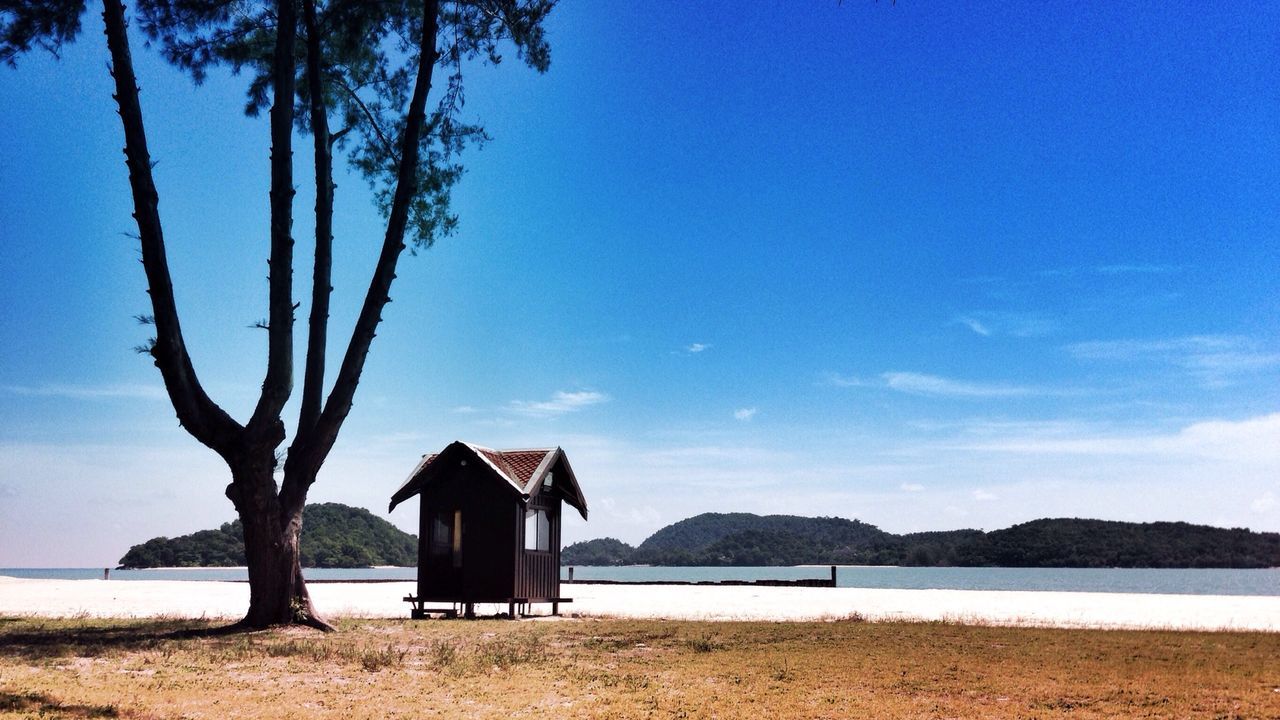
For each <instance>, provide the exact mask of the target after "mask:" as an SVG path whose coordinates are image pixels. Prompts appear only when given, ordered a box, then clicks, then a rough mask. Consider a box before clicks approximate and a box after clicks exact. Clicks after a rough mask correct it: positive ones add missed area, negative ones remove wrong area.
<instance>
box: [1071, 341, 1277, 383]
mask: <svg viewBox="0 0 1280 720" xmlns="http://www.w3.org/2000/svg"><path fill="white" fill-rule="evenodd" d="M1067 351H1068V352H1069V353H1071V354H1072V355H1073V356H1075V357H1076V358H1079V359H1081V360H1096V361H1105V362H1124V363H1142V362H1146V363H1153V362H1154V363H1159V364H1164V365H1168V366H1172V367H1175V368H1179V369H1181V370H1183V371H1185V372H1187V373H1188V374H1191V375H1193V376H1195V377H1198V378H1200V380H1201V381H1202V382H1203V383H1204V384H1205V385H1207V386H1209V387H1222V386H1225V385H1229V384H1231V383H1232V381H1233V380H1234V379H1235V377H1236V376H1238V375H1242V374H1248V373H1252V372H1257V371H1259V370H1266V369H1269V368H1273V367H1280V352H1276V351H1274V350H1269V349H1264V348H1263V347H1262V346H1261V345H1260V344H1259V343H1258V342H1257V341H1255V340H1252V339H1251V338H1247V337H1241V336H1236V335H1188V336H1184V337H1175V338H1159V339H1143V340H1094V341H1089V342H1081V343H1075V344H1072V345H1068V346H1067Z"/></svg>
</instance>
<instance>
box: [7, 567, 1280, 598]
mask: <svg viewBox="0 0 1280 720" xmlns="http://www.w3.org/2000/svg"><path fill="white" fill-rule="evenodd" d="M573 572H574V579H576V580H618V581H628V582H662V581H683V582H699V581H717V580H800V579H805V578H829V577H831V572H830V566H827V565H820V566H802V567H649V566H635V565H631V566H623V567H588V566H577V567H575V568H574V570H573ZM0 575H8V576H11V577H20V578H49V579H64V580H93V579H98V580H101V579H102V568H8V569H6V568H0ZM303 575H304V576H305V577H306V578H307V579H308V580H347V581H369V580H413V579H414V578H416V577H417V570H416V569H415V568H411V567H409V568H395V567H381V568H357V569H324V568H307V569H304V570H303ZM560 576H561V578H562V579H565V580H567V579H568V576H569V569H568V568H567V567H565V568H561V569H560ZM247 579H248V573H247V571H246V570H245V569H244V568H157V569H152V570H112V571H111V580H113V581H115V580H126V581H127V580H223V581H244V580H247ZM836 583H837V585H839V586H840V587H861V588H898V589H909V590H928V589H936V590H1030V591H1059V592H1115V593H1155V594H1173V595H1274V596H1280V568H1270V569H1265V570H1230V569H1219V568H1214V569H1186V570H1165V569H1128V568H986V567H984V568H961V567H867V566H839V567H838V569H837V572H836ZM0 587H3V586H0Z"/></svg>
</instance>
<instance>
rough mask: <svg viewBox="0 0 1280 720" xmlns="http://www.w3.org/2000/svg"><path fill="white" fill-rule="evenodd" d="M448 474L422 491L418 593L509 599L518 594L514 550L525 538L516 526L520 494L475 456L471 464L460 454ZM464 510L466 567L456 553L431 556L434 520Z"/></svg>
mask: <svg viewBox="0 0 1280 720" xmlns="http://www.w3.org/2000/svg"><path fill="white" fill-rule="evenodd" d="M441 460H444V461H445V462H447V463H449V465H447V466H446V468H445V469H446V470H448V471H449V472H447V474H446V475H445V476H442V477H440V479H439V480H438V481H436V482H434V483H432V484H431V486H430V487H429V488H427V489H426V491H425V492H423V493H422V505H421V511H420V512H421V520H420V525H421V532H419V534H418V595H419V597H423V598H434V599H441V600H453V601H459V602H461V601H482V600H505V599H507V598H510V597H515V596H514V595H513V592H514V590H515V588H514V577H515V567H514V564H515V563H514V558H513V557H512V553H511V548H512V547H513V545H514V544H515V542H516V541H517V540H518V539H519V538H518V532H517V529H516V527H515V526H513V525H512V524H511V521H510V518H511V515H512V513H514V512H521V525H520V527H521V528H523V511H520V502H519V498H518V496H516V495H515V494H514V493H512V492H511V490H510V489H509V488H507V487H506V483H505V482H504V481H502V480H501V479H500V478H495V477H494V476H493V474H492V473H491V472H489V471H488V470H487V469H486V468H482V467H480V463H478V462H477V461H475V460H472V461H470V462H469V463H468V464H467V465H466V466H462V465H459V464H458V460H457V458H450V457H442V458H441ZM441 509H443V510H445V511H447V512H450V513H452V511H453V510H461V511H462V567H461V568H458V569H454V568H453V567H452V561H453V559H452V555H451V554H446V555H444V556H441V557H435V556H432V555H431V554H430V542H431V538H430V529H431V518H432V516H433V515H434V514H435V512H436V511H437V510H441Z"/></svg>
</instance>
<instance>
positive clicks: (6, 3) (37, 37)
mask: <svg viewBox="0 0 1280 720" xmlns="http://www.w3.org/2000/svg"><path fill="white" fill-rule="evenodd" d="M84 5H85V4H84V0H43V2H30V0H0V62H2V63H4V64H6V65H8V66H9V67H16V66H17V62H18V56H19V55H23V54H25V53H28V52H30V51H31V50H32V49H39V50H44V51H46V52H49V53H51V54H53V55H54V56H55V57H56V56H57V55H58V52H59V51H60V50H61V49H62V46H63V45H64V44H66V43H68V42H71V41H72V40H74V39H75V36H76V35H77V34H79V32H80V15H81V13H83V12H84Z"/></svg>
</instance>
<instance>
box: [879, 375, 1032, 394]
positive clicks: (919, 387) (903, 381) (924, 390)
mask: <svg viewBox="0 0 1280 720" xmlns="http://www.w3.org/2000/svg"><path fill="white" fill-rule="evenodd" d="M880 377H881V378H883V379H884V382H885V385H886V386H887V387H889V388H890V389H892V390H897V391H898V392H904V393H910V394H913V395H931V396H934V397H950V398H969V399H975V400H980V399H987V398H1011V397H1028V396H1032V395H1048V394H1053V393H1051V392H1050V391H1048V390H1046V389H1042V388H1035V387H1031V386H1026V385H1005V384H1001V383H979V382H968V381H964V380H953V379H950V378H944V377H939V376H937V375H925V374H923V373H913V372H887V373H884V374H883V375H881V376H880Z"/></svg>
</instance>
